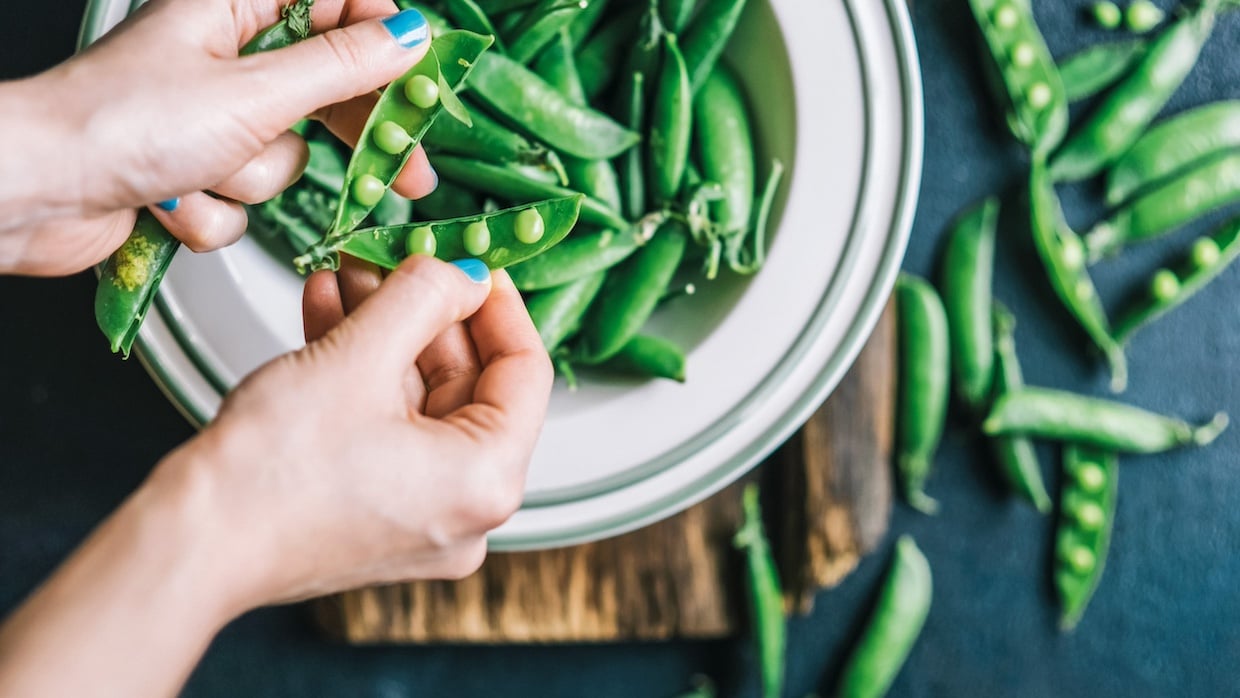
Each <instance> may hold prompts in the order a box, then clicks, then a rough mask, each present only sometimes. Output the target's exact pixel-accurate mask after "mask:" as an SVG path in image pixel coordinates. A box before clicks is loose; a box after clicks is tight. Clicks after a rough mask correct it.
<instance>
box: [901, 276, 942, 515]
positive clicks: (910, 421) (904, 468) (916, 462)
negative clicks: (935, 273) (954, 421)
mask: <svg viewBox="0 0 1240 698" xmlns="http://www.w3.org/2000/svg"><path fill="white" fill-rule="evenodd" d="M895 293H896V310H897V313H898V317H899V341H900V364H899V365H900V370H899V373H900V400H899V420H898V425H897V436H898V438H897V451H898V456H897V460H896V463H897V465H898V470H899V474H900V487H901V489H902V491H903V494H904V498H905V500H906V501H907V502H908V504H909V506H911V507H913V508H914V509H916V510H918V511H920V512H922V513H925V514H934V513H936V512H938V509H939V503H938V502H936V501H935V500H934V499H932V498H931V497H930V496H929V495H927V494H926V492H925V486H926V479H927V478H928V477H929V475H930V470H931V468H932V466H933V462H934V454H935V452H936V451H937V450H938V448H939V440H940V439H941V438H942V436H943V426H944V424H945V423H946V421H947V402H948V396H949V392H950V391H949V388H948V385H949V382H950V380H951V356H950V352H949V340H948V333H947V313H946V311H944V309H943V302H942V301H941V300H939V294H937V293H935V291H934V287H933V286H931V285H930V284H928V283H926V282H925V281H924V280H922V279H919V278H917V277H915V276H911V275H909V274H901V275H900V277H899V279H898V280H897V281H896V291H895Z"/></svg>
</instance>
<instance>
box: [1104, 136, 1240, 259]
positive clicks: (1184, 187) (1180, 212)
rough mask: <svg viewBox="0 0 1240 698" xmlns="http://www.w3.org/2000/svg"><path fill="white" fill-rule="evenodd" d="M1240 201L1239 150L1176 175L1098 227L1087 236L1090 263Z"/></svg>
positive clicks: (1127, 205)
mask: <svg viewBox="0 0 1240 698" xmlns="http://www.w3.org/2000/svg"><path fill="white" fill-rule="evenodd" d="M1237 202H1240V152H1237V153H1232V154H1231V155H1227V156H1226V157H1223V158H1220V159H1218V160H1215V161H1213V162H1210V163H1208V164H1206V165H1202V166H1201V167H1198V168H1194V169H1192V170H1189V171H1188V172H1184V173H1183V174H1180V175H1178V176H1176V177H1173V178H1171V179H1169V180H1167V181H1165V182H1163V183H1162V184H1161V185H1159V186H1158V187H1157V188H1155V189H1153V190H1151V191H1149V192H1147V193H1145V194H1142V195H1141V196H1140V197H1138V198H1136V199H1134V200H1133V201H1131V202H1129V203H1128V204H1126V205H1125V206H1124V207H1123V208H1121V209H1119V210H1118V211H1116V212H1114V213H1113V214H1111V217H1110V218H1108V219H1106V220H1105V221H1103V222H1101V223H1099V224H1098V225H1096V226H1094V228H1093V230H1091V231H1089V234H1088V235H1086V237H1085V245H1086V247H1087V248H1088V250H1089V259H1090V261H1097V260H1099V259H1102V258H1103V257H1107V256H1110V255H1113V254H1116V253H1117V252H1119V251H1120V250H1122V249H1123V248H1124V247H1126V246H1127V245H1129V244H1131V243H1134V242H1141V241H1144V240H1150V239H1153V238H1156V237H1159V236H1162V235H1165V234H1167V233H1169V232H1171V231H1173V230H1175V229H1176V228H1179V227H1180V226H1182V225H1184V224H1186V223H1188V222H1189V221H1192V220H1193V219H1195V218H1197V217H1199V216H1203V215H1205V214H1207V213H1210V212H1211V211H1213V210H1215V209H1218V208H1222V207H1223V206H1228V205H1231V204H1234V203H1237Z"/></svg>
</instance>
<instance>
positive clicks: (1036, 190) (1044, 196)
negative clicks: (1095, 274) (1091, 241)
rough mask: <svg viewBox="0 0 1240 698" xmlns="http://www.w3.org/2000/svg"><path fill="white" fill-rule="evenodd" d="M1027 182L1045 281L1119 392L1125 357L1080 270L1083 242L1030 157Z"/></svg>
mask: <svg viewBox="0 0 1240 698" xmlns="http://www.w3.org/2000/svg"><path fill="white" fill-rule="evenodd" d="M1029 182H1030V191H1029V209H1030V214H1031V215H1030V226H1031V228H1032V232H1033V242H1034V247H1036V248H1037V251H1038V257H1039V258H1040V259H1041V260H1042V266H1043V267H1044V268H1045V269H1046V276H1047V280H1048V281H1050V284H1051V287H1052V288H1053V289H1054V290H1055V294H1056V295H1058V296H1059V300H1060V302H1062V303H1063V305H1064V308H1066V309H1067V310H1068V312H1069V314H1071V315H1072V317H1073V318H1074V319H1076V321H1077V324H1078V325H1080V326H1081V328H1082V329H1083V330H1085V333H1086V334H1087V335H1089V338H1090V339H1091V340H1092V341H1093V342H1094V344H1095V345H1096V346H1097V347H1098V349H1099V350H1101V351H1102V353H1103V356H1105V357H1106V360H1107V363H1108V364H1109V365H1110V368H1111V390H1113V391H1115V392H1121V391H1123V390H1124V388H1125V387H1126V386H1127V384H1128V360H1127V359H1126V358H1125V357H1124V349H1123V347H1121V346H1120V345H1119V342H1116V341H1115V339H1114V337H1112V336H1111V328H1110V323H1109V322H1108V320H1107V316H1106V311H1105V310H1104V309H1103V307H1102V301H1101V300H1099V298H1098V291H1097V289H1095V288H1094V282H1093V280H1092V279H1090V278H1089V272H1088V271H1086V269H1085V256H1086V253H1085V244H1084V243H1083V242H1081V239H1080V237H1079V236H1077V234H1076V232H1074V231H1073V230H1072V229H1071V228H1069V227H1068V223H1067V221H1065V220H1064V218H1063V211H1062V209H1061V208H1060V205H1059V198H1058V197H1057V196H1056V195H1055V189H1054V186H1053V185H1052V184H1051V182H1050V180H1049V179H1048V178H1047V175H1046V169H1045V167H1044V166H1043V165H1042V163H1041V162H1040V161H1036V160H1035V162H1034V165H1033V168H1032V172H1031V173H1030V177H1029Z"/></svg>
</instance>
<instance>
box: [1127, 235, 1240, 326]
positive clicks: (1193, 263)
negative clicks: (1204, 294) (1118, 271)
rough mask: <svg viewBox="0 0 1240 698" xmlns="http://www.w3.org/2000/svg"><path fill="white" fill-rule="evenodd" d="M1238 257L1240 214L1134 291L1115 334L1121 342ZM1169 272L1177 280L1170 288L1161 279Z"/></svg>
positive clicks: (1177, 304)
mask: <svg viewBox="0 0 1240 698" xmlns="http://www.w3.org/2000/svg"><path fill="white" fill-rule="evenodd" d="M1237 257H1240V218H1233V219H1232V220H1230V221H1228V222H1227V223H1225V224H1224V225H1223V226H1221V227H1220V228H1218V229H1217V230H1215V231H1214V232H1212V233H1210V234H1209V235H1208V236H1205V237H1202V238H1199V239H1198V240H1197V241H1196V242H1194V243H1193V246H1192V249H1191V250H1190V252H1189V254H1188V255H1186V258H1185V259H1184V260H1183V261H1182V262H1181V263H1180V264H1179V265H1178V266H1177V267H1175V268H1174V269H1165V270H1162V271H1161V272H1159V273H1157V274H1155V275H1154V278H1153V279H1152V280H1151V283H1150V284H1149V286H1148V287H1146V288H1142V289H1140V290H1139V291H1138V292H1137V293H1136V294H1134V296H1133V297H1132V299H1131V300H1130V301H1129V302H1128V304H1127V306H1126V307H1125V309H1124V310H1123V311H1121V312H1120V313H1119V315H1118V316H1117V318H1116V320H1115V329H1114V334H1115V338H1116V339H1117V340H1119V341H1120V342H1126V341H1128V340H1129V339H1130V338H1131V337H1132V335H1133V334H1135V333H1136V332H1137V330H1139V329H1141V328H1142V327H1144V326H1146V325H1148V324H1149V323H1151V322H1153V321H1154V320H1157V319H1158V318H1160V317H1162V316H1163V315H1165V314H1166V313H1168V312H1170V311H1172V310H1174V309H1175V308H1177V307H1179V306H1180V305H1181V304H1183V303H1184V302H1185V301H1187V300H1188V299H1189V298H1192V297H1193V295H1194V294H1196V293H1197V292H1198V291H1200V290H1201V289H1203V288H1205V286H1206V284H1208V283H1210V282H1211V281H1213V280H1214V279H1215V278H1216V277H1218V275H1219V274H1221V273H1223V270H1225V269H1226V268H1227V267H1229V266H1231V263H1232V262H1234V261H1236V258H1237ZM1168 274H1169V275H1170V277H1169V278H1170V279H1172V280H1173V281H1174V283H1172V284H1170V285H1171V288H1170V289H1163V288H1161V284H1160V283H1159V281H1160V280H1161V279H1165V278H1168V277H1167V276H1166V275H1168ZM1168 291H1170V292H1168Z"/></svg>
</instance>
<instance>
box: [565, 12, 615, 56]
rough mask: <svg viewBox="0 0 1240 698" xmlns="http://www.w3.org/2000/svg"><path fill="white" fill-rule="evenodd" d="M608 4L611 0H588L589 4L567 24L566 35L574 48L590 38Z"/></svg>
mask: <svg viewBox="0 0 1240 698" xmlns="http://www.w3.org/2000/svg"><path fill="white" fill-rule="evenodd" d="M610 6H611V0H590V4H589V5H588V6H587V7H586V8H585V9H584V10H582V11H581V14H579V15H577V16H576V17H575V18H574V19H573V21H572V23H571V24H569V25H568V36H569V40H570V42H571V44H572V46H573V49H574V50H576V49H577V48H578V47H580V46H581V45H582V44H584V43H585V41H586V39H588V38H590V35H591V34H593V33H594V30H595V29H597V28H598V25H599V22H600V21H602V19H603V15H604V13H606V12H607V8H608V7H610Z"/></svg>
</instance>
